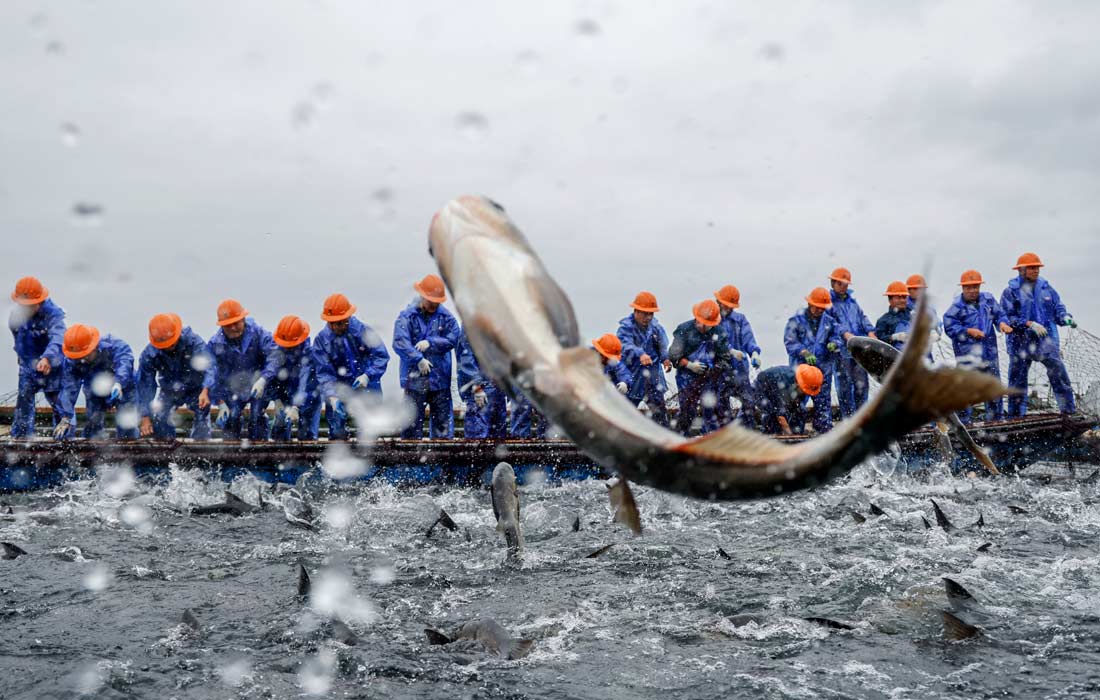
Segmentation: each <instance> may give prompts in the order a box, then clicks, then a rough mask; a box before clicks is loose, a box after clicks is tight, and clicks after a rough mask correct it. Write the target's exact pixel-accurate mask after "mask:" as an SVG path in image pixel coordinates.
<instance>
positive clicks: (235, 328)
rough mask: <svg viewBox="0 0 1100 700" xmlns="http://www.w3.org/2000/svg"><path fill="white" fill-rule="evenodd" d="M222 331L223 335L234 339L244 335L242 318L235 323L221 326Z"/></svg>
mask: <svg viewBox="0 0 1100 700" xmlns="http://www.w3.org/2000/svg"><path fill="white" fill-rule="evenodd" d="M222 333H225V337H226V338H229V339H230V340H236V339H238V338H240V337H241V336H242V335H244V319H243V318H242V319H241V320H240V321H237V322H236V323H230V324H229V325H228V326H222Z"/></svg>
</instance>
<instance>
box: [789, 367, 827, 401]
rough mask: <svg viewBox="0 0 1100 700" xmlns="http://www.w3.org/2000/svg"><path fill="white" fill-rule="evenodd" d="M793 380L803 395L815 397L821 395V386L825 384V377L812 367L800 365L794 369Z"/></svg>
mask: <svg viewBox="0 0 1100 700" xmlns="http://www.w3.org/2000/svg"><path fill="white" fill-rule="evenodd" d="M794 380H795V382H797V383H798V388H799V389H801V390H802V393H803V394H806V395H807V396H817V395H818V394H820V393H821V385H822V384H824V383H825V375H824V374H822V373H821V370H819V369H818V368H817V367H814V366H813V365H806V364H802V365H799V366H798V367H795V370H794Z"/></svg>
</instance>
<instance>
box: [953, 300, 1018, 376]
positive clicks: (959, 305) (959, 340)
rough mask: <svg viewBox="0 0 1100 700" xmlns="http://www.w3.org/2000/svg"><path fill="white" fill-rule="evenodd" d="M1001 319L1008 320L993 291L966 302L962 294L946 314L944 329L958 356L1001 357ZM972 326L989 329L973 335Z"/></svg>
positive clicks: (1004, 321) (989, 358)
mask: <svg viewBox="0 0 1100 700" xmlns="http://www.w3.org/2000/svg"><path fill="white" fill-rule="evenodd" d="M1001 323H1008V319H1007V317H1006V316H1005V314H1004V311H1002V310H1001V305H1000V304H998V303H997V299H996V298H995V297H994V296H993V295H992V294H990V293H989V292H981V293H980V294H979V295H978V300H977V301H976V302H975V303H973V304H968V303H967V302H965V301H964V300H963V298H962V295H961V294H960V295H959V296H957V297H955V303H953V304H951V308H949V309H948V310H947V313H945V314H944V315H943V329H944V332H946V333H947V337H949V338H950V339H951V348H952V349H953V350H954V351H955V357H957V358H962V357H978V356H981V358H982V360H984V361H985V362H997V361H998V351H997V332H998V325H999V324H1001ZM968 328H977V329H978V330H980V331H981V332H982V333H985V338H983V339H981V340H975V339H973V338H971V337H970V336H969V335H967V333H966V330H967V329H968Z"/></svg>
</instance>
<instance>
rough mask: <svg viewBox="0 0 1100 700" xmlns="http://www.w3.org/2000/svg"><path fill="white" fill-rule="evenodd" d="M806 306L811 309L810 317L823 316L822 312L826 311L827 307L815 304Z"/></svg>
mask: <svg viewBox="0 0 1100 700" xmlns="http://www.w3.org/2000/svg"><path fill="white" fill-rule="evenodd" d="M806 308H807V309H809V310H810V318H821V314H823V313H825V309H823V308H821V307H820V306H814V305H813V304H810V305H809V306H807V307H806Z"/></svg>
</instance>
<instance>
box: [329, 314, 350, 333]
mask: <svg viewBox="0 0 1100 700" xmlns="http://www.w3.org/2000/svg"><path fill="white" fill-rule="evenodd" d="M349 320H350V319H346V318H345V319H344V320H343V321H329V323H328V329H329V330H330V331H332V332H333V333H335V334H336V335H343V334H345V333H347V332H348V321H349Z"/></svg>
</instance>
